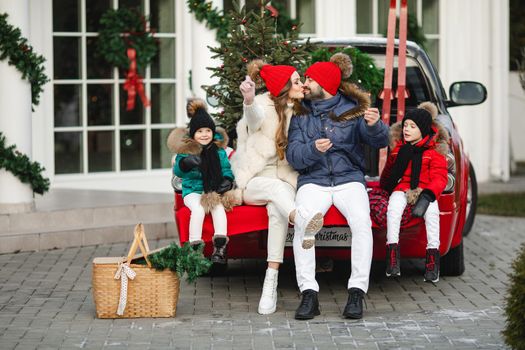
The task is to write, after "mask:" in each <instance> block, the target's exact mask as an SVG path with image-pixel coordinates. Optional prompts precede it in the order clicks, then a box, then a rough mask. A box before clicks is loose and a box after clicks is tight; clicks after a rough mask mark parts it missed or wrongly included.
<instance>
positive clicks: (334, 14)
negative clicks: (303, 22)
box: [315, 0, 356, 38]
mask: <svg viewBox="0 0 525 350" xmlns="http://www.w3.org/2000/svg"><path fill="white" fill-rule="evenodd" d="M355 18H356V1H355V0H324V1H320V0H318V1H316V2H315V31H316V36H317V37H319V38H341V37H349V36H354V35H355V32H356V20H355Z"/></svg>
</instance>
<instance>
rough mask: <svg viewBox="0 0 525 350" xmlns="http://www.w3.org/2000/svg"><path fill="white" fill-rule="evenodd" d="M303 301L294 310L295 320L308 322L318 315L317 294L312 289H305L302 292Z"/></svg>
mask: <svg viewBox="0 0 525 350" xmlns="http://www.w3.org/2000/svg"><path fill="white" fill-rule="evenodd" d="M302 295H303V299H302V300H301V304H299V307H298V308H297V310H295V319H296V320H310V319H312V318H314V317H315V316H318V315H320V314H321V313H320V312H319V300H317V292H316V291H315V290H313V289H307V290H305V291H304V292H302Z"/></svg>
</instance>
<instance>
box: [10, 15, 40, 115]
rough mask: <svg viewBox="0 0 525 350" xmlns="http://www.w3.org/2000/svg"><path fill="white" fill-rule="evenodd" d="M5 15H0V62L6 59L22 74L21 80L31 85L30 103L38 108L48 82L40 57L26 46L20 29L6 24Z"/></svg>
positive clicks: (31, 48) (26, 43) (25, 40)
mask: <svg viewBox="0 0 525 350" xmlns="http://www.w3.org/2000/svg"><path fill="white" fill-rule="evenodd" d="M7 17H8V15H7V13H3V14H0V60H1V61H3V60H5V59H7V63H8V64H9V65H11V66H15V67H16V69H17V70H18V71H19V72H20V73H22V79H27V80H28V81H29V83H30V84H31V103H32V105H33V106H38V104H39V103H40V94H41V93H42V91H44V89H43V88H42V86H43V85H44V84H45V83H47V82H48V81H49V78H48V77H47V75H46V74H45V73H44V66H43V64H44V62H45V61H46V59H45V58H44V56H42V55H37V54H36V53H35V52H34V51H33V47H31V46H30V45H28V42H27V39H26V38H24V37H22V35H21V32H20V29H18V28H15V27H13V26H12V25H10V24H9V23H7Z"/></svg>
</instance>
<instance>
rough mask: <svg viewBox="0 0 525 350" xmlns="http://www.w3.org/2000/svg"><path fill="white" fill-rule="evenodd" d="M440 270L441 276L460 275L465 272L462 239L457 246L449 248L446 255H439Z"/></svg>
mask: <svg viewBox="0 0 525 350" xmlns="http://www.w3.org/2000/svg"><path fill="white" fill-rule="evenodd" d="M440 270H441V272H440V273H441V275H443V276H461V275H462V274H463V272H465V259H464V256H463V241H461V243H460V244H459V245H458V246H457V247H455V248H450V250H449V251H448V253H447V255H445V256H442V257H441V259H440Z"/></svg>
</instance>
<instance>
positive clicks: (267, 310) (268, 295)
mask: <svg viewBox="0 0 525 350" xmlns="http://www.w3.org/2000/svg"><path fill="white" fill-rule="evenodd" d="M278 277H279V270H276V269H271V268H267V269H266V276H265V277H264V284H263V289H262V295H261V300H260V301H259V310H258V312H259V313H260V314H261V315H268V314H273V313H274V312H275V309H276V308H277V280H278Z"/></svg>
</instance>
